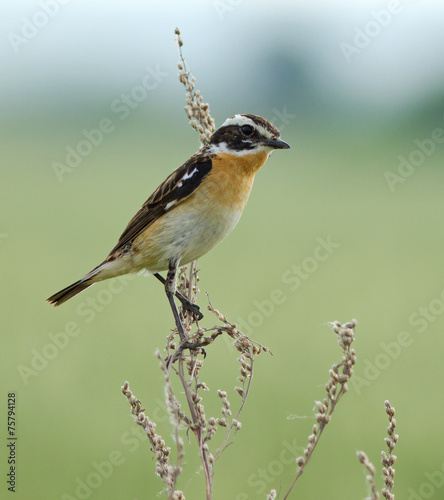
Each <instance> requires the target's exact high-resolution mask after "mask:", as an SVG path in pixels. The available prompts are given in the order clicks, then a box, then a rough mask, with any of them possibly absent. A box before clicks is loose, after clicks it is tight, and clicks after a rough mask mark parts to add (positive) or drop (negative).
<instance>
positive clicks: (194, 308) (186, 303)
mask: <svg viewBox="0 0 444 500" xmlns="http://www.w3.org/2000/svg"><path fill="white" fill-rule="evenodd" d="M154 276H155V277H156V278H157V279H158V280H159V281H160V282H161V283H162V284H164V285H166V279H165V278H164V277H163V276H162V275H161V274H159V273H154ZM175 296H176V298H177V299H179V300H180V302H181V304H182V306H183V308H184V309H185V310H186V311H190V312H191V313H192V314H194V317H195V318H196V319H197V320H198V321H199V320H201V319H202V318H203V314H202V313H201V312H200V307H199V306H198V305H197V304H193V303H192V302H191V301H190V300H188V299H187V298H186V297H184V296H183V295H182V294H181V293H180V292H178V291H177V290H176V292H175Z"/></svg>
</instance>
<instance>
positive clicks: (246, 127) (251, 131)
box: [241, 125, 253, 135]
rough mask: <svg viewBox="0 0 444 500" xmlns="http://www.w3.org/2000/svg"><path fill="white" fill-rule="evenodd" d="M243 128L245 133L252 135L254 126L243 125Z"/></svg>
mask: <svg viewBox="0 0 444 500" xmlns="http://www.w3.org/2000/svg"><path fill="white" fill-rule="evenodd" d="M241 130H242V133H243V134H244V135H251V134H252V133H253V127H252V126H251V125H243V126H242V127H241Z"/></svg>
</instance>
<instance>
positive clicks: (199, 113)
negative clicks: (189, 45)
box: [174, 28, 216, 144]
mask: <svg viewBox="0 0 444 500" xmlns="http://www.w3.org/2000/svg"><path fill="white" fill-rule="evenodd" d="M174 33H175V35H176V43H177V47H178V49H179V58H180V62H179V64H178V68H179V81H180V83H182V84H183V85H184V86H185V88H186V90H187V94H186V101H187V105H186V106H185V113H186V114H187V117H188V118H189V120H190V125H191V127H192V128H194V129H195V130H196V131H197V132H198V133H199V139H200V142H201V144H206V143H207V142H208V141H209V140H210V137H211V136H212V134H213V133H214V131H215V130H216V127H215V124H214V120H213V118H212V117H211V115H210V107H209V105H208V103H205V102H203V98H202V95H201V93H200V92H199V90H195V89H194V82H195V81H196V79H195V78H194V77H191V76H190V72H189V71H187V69H186V63H185V58H184V57H183V54H182V46H183V40H182V35H181V34H180V30H179V28H176V29H175V30H174Z"/></svg>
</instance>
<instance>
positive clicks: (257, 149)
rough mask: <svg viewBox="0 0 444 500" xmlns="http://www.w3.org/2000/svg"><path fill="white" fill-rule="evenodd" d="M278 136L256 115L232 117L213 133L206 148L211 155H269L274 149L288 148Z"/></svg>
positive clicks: (270, 126)
mask: <svg viewBox="0 0 444 500" xmlns="http://www.w3.org/2000/svg"><path fill="white" fill-rule="evenodd" d="M280 136H281V133H280V132H279V130H278V129H277V128H276V127H275V126H274V125H273V124H272V123H270V122H269V121H268V120H266V119H265V118H262V117H260V116H256V115H234V116H233V117H231V118H228V119H227V120H225V122H224V123H223V124H222V126H221V127H220V128H219V129H217V130H216V132H214V134H213V135H212V136H211V139H210V141H209V143H208V147H209V151H210V152H211V153H216V154H217V153H228V154H232V155H236V156H244V155H249V154H255V153H262V152H264V153H267V154H270V153H271V152H272V151H274V150H275V149H288V148H289V147H290V146H289V145H288V144H287V143H286V142H284V141H283V140H281V138H280Z"/></svg>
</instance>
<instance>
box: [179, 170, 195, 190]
mask: <svg viewBox="0 0 444 500" xmlns="http://www.w3.org/2000/svg"><path fill="white" fill-rule="evenodd" d="M196 172H198V170H197V168H195V169H194V170H193V171H192V172H190V173H189V174H185V175H184V176H183V177H182V179H180V183H179V184H178V186H179V187H180V186H181V184H182V183H183V181H186V180H188V179H191V177H193V175H194V174H195V173H196Z"/></svg>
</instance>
